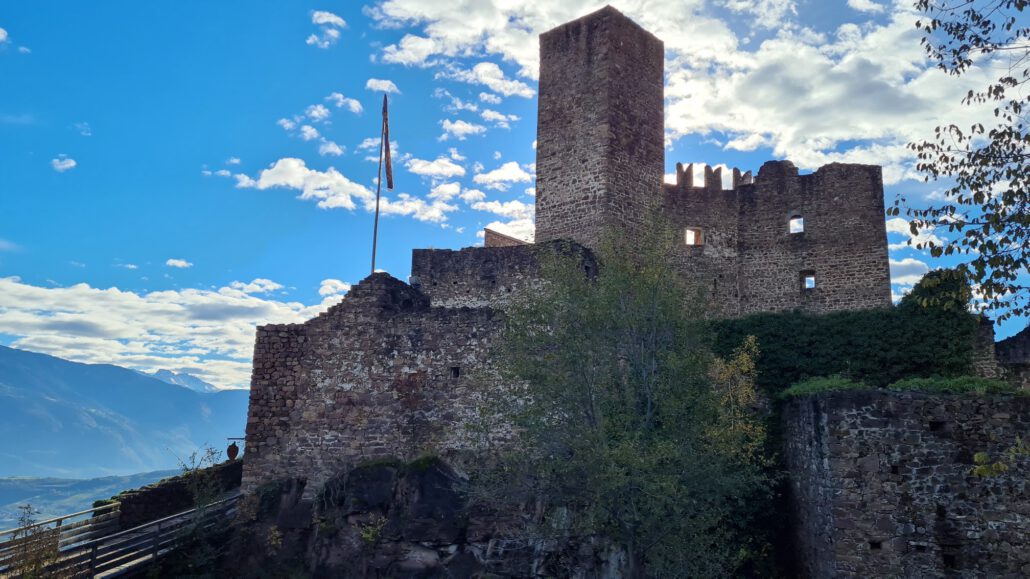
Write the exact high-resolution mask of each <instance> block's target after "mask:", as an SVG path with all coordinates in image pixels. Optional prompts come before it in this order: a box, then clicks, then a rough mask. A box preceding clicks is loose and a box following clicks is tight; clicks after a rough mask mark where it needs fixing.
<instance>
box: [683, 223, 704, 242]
mask: <svg viewBox="0 0 1030 579" xmlns="http://www.w3.org/2000/svg"><path fill="white" fill-rule="evenodd" d="M684 238H685V240H686V242H687V245H694V246H697V245H704V244H705V234H704V231H702V230H701V228H700V227H688V228H687V230H686V233H685V235H684Z"/></svg>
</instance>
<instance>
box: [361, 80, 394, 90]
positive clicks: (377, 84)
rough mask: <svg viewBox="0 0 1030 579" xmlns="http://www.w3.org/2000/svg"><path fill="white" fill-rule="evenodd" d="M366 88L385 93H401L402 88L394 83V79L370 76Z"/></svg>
mask: <svg viewBox="0 0 1030 579" xmlns="http://www.w3.org/2000/svg"><path fill="white" fill-rule="evenodd" d="M365 88H366V89H368V90H370V91H375V92H385V93H400V92H401V91H400V89H399V88H397V85H395V84H394V83H393V81H392V80H385V79H381V78H370V79H368V81H367V82H366V83H365Z"/></svg>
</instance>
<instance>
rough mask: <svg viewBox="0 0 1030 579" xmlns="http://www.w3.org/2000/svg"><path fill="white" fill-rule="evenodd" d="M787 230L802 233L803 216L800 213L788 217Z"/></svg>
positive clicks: (803, 230) (803, 228)
mask: <svg viewBox="0 0 1030 579" xmlns="http://www.w3.org/2000/svg"><path fill="white" fill-rule="evenodd" d="M787 230H788V231H789V232H790V233H804V232H805V218H804V217H802V216H800V215H791V216H790V219H789V220H787Z"/></svg>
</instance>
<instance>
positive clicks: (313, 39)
mask: <svg viewBox="0 0 1030 579" xmlns="http://www.w3.org/2000/svg"><path fill="white" fill-rule="evenodd" d="M311 23H312V24H315V25H317V26H318V27H319V32H320V34H312V35H310V36H308V38H307V40H306V41H305V42H306V43H307V44H310V45H312V46H317V47H319V48H322V49H326V48H329V47H330V46H332V45H334V44H336V41H337V40H339V39H340V29H341V28H346V27H347V23H346V22H345V21H344V20H343V18H340V17H339V16H337V15H335V14H333V13H332V12H325V11H323V10H315V11H314V12H312V13H311Z"/></svg>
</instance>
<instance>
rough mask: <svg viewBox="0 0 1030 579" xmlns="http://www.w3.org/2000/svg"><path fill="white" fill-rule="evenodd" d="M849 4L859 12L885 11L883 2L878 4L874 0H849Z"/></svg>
mask: <svg viewBox="0 0 1030 579" xmlns="http://www.w3.org/2000/svg"><path fill="white" fill-rule="evenodd" d="M848 6H850V7H852V8H854V9H855V10H858V11H859V12H883V11H884V10H885V8H884V6H883V5H882V4H877V3H876V2H873V1H872V0H848Z"/></svg>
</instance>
